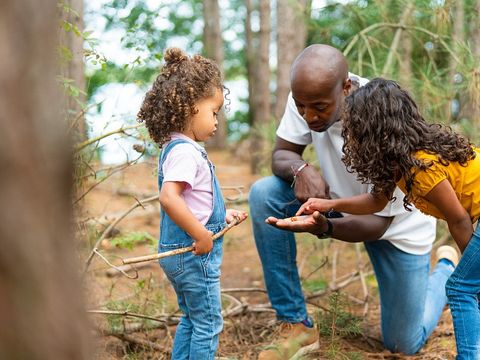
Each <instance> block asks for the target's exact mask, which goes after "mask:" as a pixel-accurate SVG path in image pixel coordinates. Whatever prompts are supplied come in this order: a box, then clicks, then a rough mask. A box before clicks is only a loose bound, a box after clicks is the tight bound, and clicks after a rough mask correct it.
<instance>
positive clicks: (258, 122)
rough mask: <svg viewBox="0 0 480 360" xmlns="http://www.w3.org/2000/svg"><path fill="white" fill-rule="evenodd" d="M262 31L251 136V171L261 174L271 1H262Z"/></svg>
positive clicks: (266, 116) (267, 112) (266, 117)
mask: <svg viewBox="0 0 480 360" xmlns="http://www.w3.org/2000/svg"><path fill="white" fill-rule="evenodd" d="M259 10H260V11H259V12H260V31H259V34H258V45H259V46H258V54H257V62H256V66H255V79H254V83H253V94H254V102H255V111H254V116H253V128H252V130H253V134H252V136H251V139H252V140H251V141H252V143H251V152H252V158H251V169H252V172H254V173H259V172H260V169H261V168H262V166H264V165H265V164H266V163H265V158H266V157H267V154H266V150H267V149H266V145H267V142H266V136H265V135H266V134H265V132H266V131H267V130H268V124H269V122H270V120H271V119H270V117H271V113H270V65H269V57H270V56H269V54H270V53H269V46H270V31H271V25H270V1H269V0H260V9H259Z"/></svg>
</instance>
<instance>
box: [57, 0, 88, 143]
mask: <svg viewBox="0 0 480 360" xmlns="http://www.w3.org/2000/svg"><path fill="white" fill-rule="evenodd" d="M63 4H64V6H65V8H66V9H65V10H64V12H63V14H62V17H63V19H62V20H65V21H67V22H68V23H70V24H72V25H74V26H75V27H76V29H77V30H74V29H73V28H72V29H70V30H68V31H67V30H66V29H65V28H60V45H61V46H62V47H64V48H65V49H66V50H67V51H69V52H70V54H68V55H66V58H64V59H61V61H60V65H61V74H62V76H63V77H64V78H66V79H70V80H73V82H72V84H73V86H75V87H77V88H78V89H79V90H80V92H79V94H78V97H77V98H74V97H72V96H68V97H66V98H65V100H66V109H67V113H66V118H67V122H68V124H69V125H72V128H73V130H74V131H73V134H74V141H75V142H80V141H84V140H86V138H87V126H86V121H85V116H84V114H83V109H82V106H81V105H80V104H85V102H86V97H85V90H86V87H85V86H86V82H85V64H84V62H83V59H84V57H83V37H82V36H81V35H79V34H77V33H76V32H77V31H79V32H83V29H84V25H83V0H65V1H64V2H63ZM61 53H64V54H65V52H61ZM69 55H71V58H69Z"/></svg>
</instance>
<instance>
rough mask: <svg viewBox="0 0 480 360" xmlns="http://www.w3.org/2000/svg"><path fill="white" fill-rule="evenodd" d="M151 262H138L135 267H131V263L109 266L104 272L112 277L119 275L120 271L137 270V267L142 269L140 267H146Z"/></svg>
mask: <svg viewBox="0 0 480 360" xmlns="http://www.w3.org/2000/svg"><path fill="white" fill-rule="evenodd" d="M150 265H151V264H148V263H145V264H139V265H137V266H135V267H133V266H132V265H121V266H116V267H115V268H112V267H110V268H109V269H108V270H107V271H106V272H105V274H106V275H107V276H108V277H114V276H117V275H119V274H120V273H121V272H128V271H130V270H135V271H137V270H139V269H142V268H145V267H148V266H150Z"/></svg>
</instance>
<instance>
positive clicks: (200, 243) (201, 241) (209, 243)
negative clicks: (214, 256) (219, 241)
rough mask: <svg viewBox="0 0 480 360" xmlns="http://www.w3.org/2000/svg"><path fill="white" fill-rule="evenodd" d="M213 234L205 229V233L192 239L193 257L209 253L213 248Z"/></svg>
mask: <svg viewBox="0 0 480 360" xmlns="http://www.w3.org/2000/svg"><path fill="white" fill-rule="evenodd" d="M212 236H213V233H212V232H211V231H208V230H207V229H205V232H202V234H201V235H200V236H196V237H194V238H193V236H192V238H193V241H194V246H195V249H194V250H193V253H194V254H195V255H203V254H207V253H209V252H210V251H211V250H212V248H213V240H212Z"/></svg>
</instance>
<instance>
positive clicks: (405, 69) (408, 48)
mask: <svg viewBox="0 0 480 360" xmlns="http://www.w3.org/2000/svg"><path fill="white" fill-rule="evenodd" d="M400 47H401V58H400V61H399V74H398V80H399V81H400V84H402V86H404V87H405V88H407V89H410V90H412V79H413V71H412V53H413V46H412V36H411V35H410V33H409V32H408V31H405V32H404V33H403V35H402V40H401V45H400Z"/></svg>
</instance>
